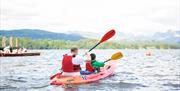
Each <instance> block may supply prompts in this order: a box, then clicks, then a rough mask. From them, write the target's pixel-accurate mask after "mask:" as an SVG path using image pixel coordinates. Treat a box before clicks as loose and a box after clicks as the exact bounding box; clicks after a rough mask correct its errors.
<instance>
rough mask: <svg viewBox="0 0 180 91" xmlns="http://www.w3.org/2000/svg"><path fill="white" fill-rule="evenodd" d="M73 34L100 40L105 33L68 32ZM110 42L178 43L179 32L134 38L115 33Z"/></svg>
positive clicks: (127, 34) (125, 34)
mask: <svg viewBox="0 0 180 91" xmlns="http://www.w3.org/2000/svg"><path fill="white" fill-rule="evenodd" d="M70 33H73V34H77V33H78V34H79V35H83V37H87V38H94V39H97V38H100V37H102V35H103V34H104V33H105V32H104V33H92V32H80V31H70ZM112 40H117V41H124V40H125V41H162V42H167V43H180V30H179V31H171V30H169V31H167V32H156V33H154V34H153V35H149V36H145V35H137V36H135V35H134V34H133V33H123V32H117V33H116V36H114V37H113V38H112Z"/></svg>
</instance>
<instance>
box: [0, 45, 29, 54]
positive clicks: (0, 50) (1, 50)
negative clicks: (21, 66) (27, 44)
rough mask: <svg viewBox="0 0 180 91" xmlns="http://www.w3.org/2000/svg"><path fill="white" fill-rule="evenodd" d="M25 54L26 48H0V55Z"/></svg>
mask: <svg viewBox="0 0 180 91" xmlns="http://www.w3.org/2000/svg"><path fill="white" fill-rule="evenodd" d="M25 52H27V49H26V48H15V49H13V48H12V47H10V46H6V47H4V48H0V53H14V54H20V53H25Z"/></svg>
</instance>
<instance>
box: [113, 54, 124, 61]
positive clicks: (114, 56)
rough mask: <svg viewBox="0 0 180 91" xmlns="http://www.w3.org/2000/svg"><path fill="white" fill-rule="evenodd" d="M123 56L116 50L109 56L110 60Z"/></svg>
mask: <svg viewBox="0 0 180 91" xmlns="http://www.w3.org/2000/svg"><path fill="white" fill-rule="evenodd" d="M122 57H123V54H122V53H121V52H117V53H115V54H113V55H112V56H111V60H117V59H120V58H122Z"/></svg>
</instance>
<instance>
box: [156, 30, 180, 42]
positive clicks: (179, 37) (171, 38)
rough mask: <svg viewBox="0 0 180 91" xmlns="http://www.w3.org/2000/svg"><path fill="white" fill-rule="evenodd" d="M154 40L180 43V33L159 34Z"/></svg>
mask: <svg viewBox="0 0 180 91" xmlns="http://www.w3.org/2000/svg"><path fill="white" fill-rule="evenodd" d="M153 38H154V40H155V39H156V40H159V41H166V42H178V43H180V31H171V30H169V31H167V32H164V33H161V32H157V33H155V34H154V35H153Z"/></svg>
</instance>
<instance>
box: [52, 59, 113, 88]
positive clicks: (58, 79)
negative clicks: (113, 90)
mask: <svg viewBox="0 0 180 91" xmlns="http://www.w3.org/2000/svg"><path fill="white" fill-rule="evenodd" d="M114 69H115V63H112V62H107V63H106V64H105V66H104V67H102V68H101V72H99V73H97V74H90V75H81V76H62V75H61V74H60V73H59V74H58V75H56V76H55V77H53V78H52V79H51V82H50V84H51V85H64V84H83V83H90V82H95V81H98V80H100V79H103V78H107V77H109V76H111V75H113V73H114Z"/></svg>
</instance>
